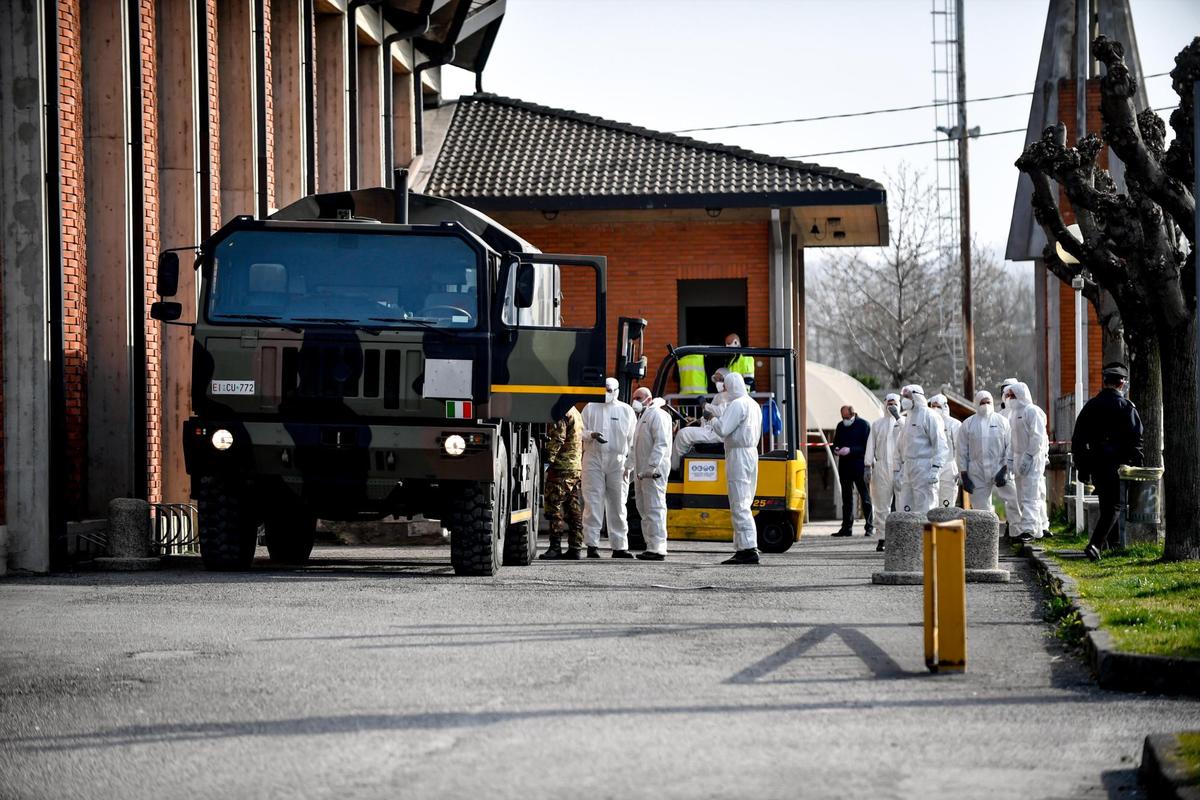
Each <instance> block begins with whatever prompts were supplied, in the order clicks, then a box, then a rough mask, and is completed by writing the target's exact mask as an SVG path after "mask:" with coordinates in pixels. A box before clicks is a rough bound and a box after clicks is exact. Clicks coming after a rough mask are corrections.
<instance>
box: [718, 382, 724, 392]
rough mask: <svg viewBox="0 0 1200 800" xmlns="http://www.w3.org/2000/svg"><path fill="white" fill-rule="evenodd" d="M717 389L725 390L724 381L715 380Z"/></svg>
mask: <svg viewBox="0 0 1200 800" xmlns="http://www.w3.org/2000/svg"><path fill="white" fill-rule="evenodd" d="M717 391H718V392H723V391H725V381H717Z"/></svg>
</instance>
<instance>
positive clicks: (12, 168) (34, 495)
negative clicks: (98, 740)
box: [0, 0, 50, 575]
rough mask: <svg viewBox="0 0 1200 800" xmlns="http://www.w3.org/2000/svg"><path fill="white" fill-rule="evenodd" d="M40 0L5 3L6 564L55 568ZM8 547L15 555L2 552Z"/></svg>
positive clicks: (0, 255) (1, 93)
mask: <svg viewBox="0 0 1200 800" xmlns="http://www.w3.org/2000/svg"><path fill="white" fill-rule="evenodd" d="M39 6H40V3H38V2H36V0H9V2H3V3H0V75H2V76H3V79H2V80H0V142H3V146H0V271H2V273H3V278H2V280H3V302H4V328H3V331H4V338H3V358H4V393H3V398H2V402H3V407H2V408H3V415H4V497H5V505H6V520H4V521H5V522H7V525H5V526H4V528H5V529H6V531H7V535H6V536H4V537H3V538H0V575H3V574H5V572H6V571H7V570H8V568H10V567H11V568H12V569H14V570H21V571H30V572H46V571H47V570H49V569H50V517H49V515H50V509H49V497H50V461H49V455H50V425H49V422H50V373H49V353H48V351H47V346H48V340H47V324H48V320H49V308H48V305H47V303H48V298H47V292H48V290H49V274H48V260H47V251H46V236H45V227H44V226H45V220H46V206H45V203H46V196H45V182H44V173H45V163H46V161H45V153H44V145H45V139H46V127H45V119H44V117H43V114H42V103H43V99H44V94H43V93H44V90H45V87H44V86H43V80H42V62H43V58H44V51H43V47H42V39H41V35H42V34H41V26H40V21H39ZM5 550H7V556H6V557H5V556H4V551H5Z"/></svg>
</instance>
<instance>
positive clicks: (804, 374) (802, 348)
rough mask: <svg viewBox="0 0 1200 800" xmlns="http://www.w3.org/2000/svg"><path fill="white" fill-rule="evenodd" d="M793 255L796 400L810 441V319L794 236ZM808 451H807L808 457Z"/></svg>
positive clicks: (801, 251)
mask: <svg viewBox="0 0 1200 800" xmlns="http://www.w3.org/2000/svg"><path fill="white" fill-rule="evenodd" d="M792 256H793V261H794V271H795V277H794V278H793V279H792V287H793V292H792V295H793V298H794V302H795V304H796V305H795V308H796V311H795V313H796V400H797V402H798V403H799V406H800V407H799V408H798V409H797V413H798V414H799V416H800V437H801V438H800V442H801V443H805V442H807V441H808V328H807V325H808V319H807V315H806V312H805V307H804V303H805V287H804V248H803V247H801V246H800V244H799V241H798V239H797V237H795V236H793V237H792ZM807 455H808V452H807V450H806V451H805V456H806V457H807Z"/></svg>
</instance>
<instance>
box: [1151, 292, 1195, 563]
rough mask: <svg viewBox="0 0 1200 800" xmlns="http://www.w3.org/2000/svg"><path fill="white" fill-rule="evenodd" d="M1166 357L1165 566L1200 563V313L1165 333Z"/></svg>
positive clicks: (1162, 344) (1162, 337)
mask: <svg viewBox="0 0 1200 800" xmlns="http://www.w3.org/2000/svg"><path fill="white" fill-rule="evenodd" d="M1158 338H1159V353H1160V355H1161V357H1162V389H1163V424H1164V427H1165V428H1166V431H1167V435H1166V436H1165V437H1164V442H1163V460H1164V462H1165V464H1166V468H1165V470H1164V472H1163V490H1164V491H1163V493H1164V494H1165V495H1166V497H1165V500H1166V513H1165V516H1166V529H1167V533H1166V542H1165V548H1164V551H1163V560H1165V561H1184V560H1196V559H1200V427H1198V426H1197V424H1196V379H1197V377H1200V376H1197V375H1196V362H1195V352H1196V351H1195V349H1194V348H1195V346H1196V314H1195V312H1193V313H1192V319H1191V322H1190V323H1188V324H1186V325H1182V326H1179V327H1178V328H1175V329H1166V328H1165V327H1164V329H1163V330H1162V331H1161V332H1160V334H1159V337H1158Z"/></svg>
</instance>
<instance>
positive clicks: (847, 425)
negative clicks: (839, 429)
mask: <svg viewBox="0 0 1200 800" xmlns="http://www.w3.org/2000/svg"><path fill="white" fill-rule="evenodd" d="M853 423H854V417H851V418H850V419H844V420H842V424H843V425H845V426H846V427H847V428H848V427H850V425H852V424H853Z"/></svg>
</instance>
